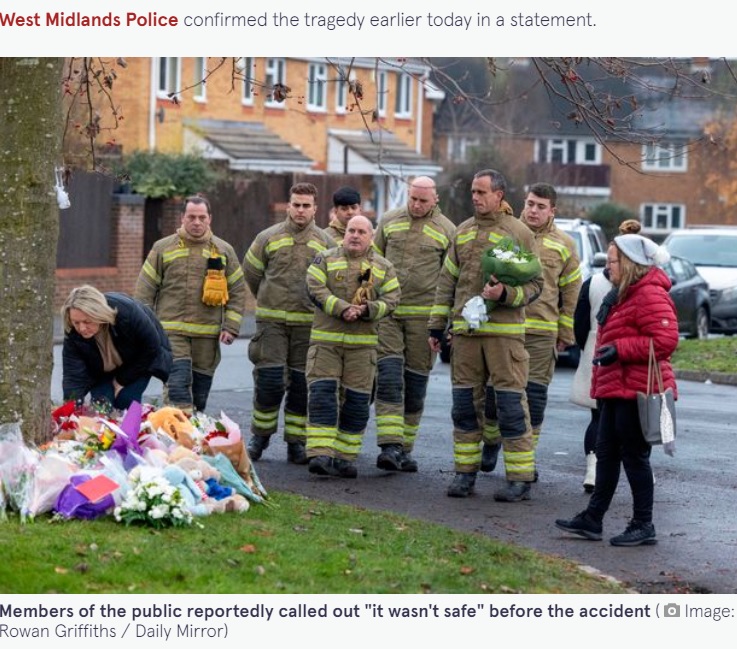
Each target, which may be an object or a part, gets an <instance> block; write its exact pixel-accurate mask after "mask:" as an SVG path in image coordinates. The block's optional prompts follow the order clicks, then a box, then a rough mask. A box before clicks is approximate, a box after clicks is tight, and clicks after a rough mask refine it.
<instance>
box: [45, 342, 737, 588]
mask: <svg viewBox="0 0 737 649" xmlns="http://www.w3.org/2000/svg"><path fill="white" fill-rule="evenodd" d="M247 343H248V341H247V340H245V339H239V340H237V341H236V342H235V343H234V344H233V345H232V346H230V347H223V361H222V363H221V365H220V368H219V369H218V372H217V374H216V377H215V381H214V385H213V392H212V394H211V398H210V403H209V404H208V411H209V412H210V414H213V415H217V414H219V413H220V411H221V410H222V411H224V412H225V413H226V414H228V416H229V417H231V418H232V419H234V420H235V421H237V422H239V423H240V425H241V426H242V428H243V431H244V432H246V431H248V420H249V415H250V410H251V398H252V378H251V365H250V362H249V361H248V358H247V355H246V348H247ZM55 355H56V358H57V360H58V358H59V355H60V354H59V348H58V346H57V348H56V349H55ZM58 368H59V364H58V362H57V363H56V368H55V372H54V378H53V385H52V397H53V398H54V399H55V400H57V401H58V400H60V399H61V393H60V371H59V369H58ZM572 376H573V371H572V370H570V369H567V368H559V369H558V370H556V376H555V379H554V381H553V385H552V386H551V390H550V397H549V404H548V410H547V414H546V421H545V426H544V429H543V436H542V440H541V442H540V446H539V448H538V463H539V469H540V482H539V483H538V484H537V485H535V486H534V487H533V496H532V500H530V501H527V502H523V503H515V504H506V503H496V502H494V500H493V497H492V495H493V492H494V490H495V489H496V488H498V486H499V485H500V484H501V482H502V480H503V475H502V474H501V473H500V472H499V469H497V470H496V471H495V472H494V473H493V474H479V479H478V481H477V485H476V494H475V495H474V496H472V497H470V498H467V499H454V498H453V499H452V498H448V497H447V496H446V495H445V490H446V488H447V485H448V483H449V482H450V480H451V479H452V476H453V464H452V446H451V436H450V431H451V425H450V377H449V366H448V365H444V364H442V363H438V364H437V365H436V367H435V369H434V370H433V374H432V375H431V380H430V385H429V389H428V398H427V407H426V410H425V416H424V419H423V422H422V425H421V429H420V437H419V443H418V445H417V449H416V451H415V453H414V455H415V457H416V458H417V460H418V461H419V464H420V471H419V473H417V474H401V473H386V472H384V471H380V470H379V469H377V468H376V467H375V460H376V455H377V452H378V449H377V447H376V441H375V434H374V425H373V419H372V420H371V422H370V423H369V431H368V433H367V435H366V439H365V441H364V446H363V451H362V454H361V457H360V458H359V460H358V463H357V464H358V469H359V476H358V479H356V480H341V479H336V478H318V477H316V476H312V475H310V474H309V473H308V472H307V469H306V467H298V466H293V465H288V464H287V463H286V445H285V444H284V442H283V441H282V440H281V434H279V435H278V436H276V437H275V438H274V439H273V441H272V445H271V447H270V448H269V449H268V450H267V451H266V452H265V454H264V457H263V458H262V460H261V461H260V462H258V463H257V464H256V468H257V471H258V474H259V477H260V478H261V481H262V482H263V484H264V486H265V487H266V489H267V490H272V491H289V492H294V493H299V494H302V495H304V496H308V497H314V498H319V499H325V500H330V501H335V502H341V503H345V504H349V505H354V506H357V507H364V508H367V509H375V510H386V511H392V512H397V513H401V514H405V515H408V516H412V517H415V518H419V519H423V520H428V521H433V522H436V523H440V524H443V525H447V526H449V527H452V528H455V529H459V530H464V531H470V532H477V533H479V534H484V535H487V536H490V537H493V538H496V539H499V540H501V541H505V542H511V543H516V544H519V545H522V546H525V547H529V548H532V549H535V550H538V551H541V552H545V553H548V554H553V555H558V556H561V557H566V558H568V559H571V560H573V561H576V562H578V563H581V564H583V565H587V566H591V567H593V568H595V569H597V570H599V571H601V572H602V573H604V574H606V575H611V576H613V577H615V578H617V579H619V580H620V581H622V582H625V583H626V584H627V585H629V586H630V587H631V588H632V589H633V590H636V591H638V592H642V593H737V519H736V517H735V500H736V498H737V471H736V470H735V467H736V465H737V443H736V441H737V440H736V437H737V416H735V412H736V411H735V406H734V404H735V398H736V397H737V387H734V386H728V385H711V384H708V383H696V382H691V381H680V382H679V391H680V398H679V401H678V404H677V415H678V440H677V451H676V456H675V457H674V458H671V457H668V456H666V455H665V454H664V453H663V451H662V449H661V448H655V449H654V450H653V460H652V463H653V468H654V473H655V476H656V480H657V482H656V485H655V512H654V513H655V520H654V522H655V526H656V530H657V533H658V539H659V543H658V544H657V545H656V546H649V547H639V548H614V547H611V546H610V545H609V543H608V542H607V541H606V539H607V538H608V537H609V536H613V535H614V534H617V533H619V532H621V531H622V530H623V529H624V527H625V526H626V524H627V520H628V518H629V515H630V508H631V499H630V495H629V489H628V488H627V484H626V480H625V478H624V475H622V478H621V482H620V488H619V489H618V491H617V494H616V495H615V498H614V502H613V503H612V508H611V510H610V512H609V514H608V515H607V518H606V520H605V528H604V533H605V540H604V541H603V542H591V541H586V540H583V539H577V538H572V537H569V536H567V535H565V534H563V533H562V532H559V531H558V530H557V529H556V528H555V527H554V525H553V521H554V519H556V518H559V517H569V516H572V515H573V514H575V513H577V512H579V511H581V510H582V509H584V508H585V506H586V503H587V496H586V495H585V494H584V492H583V489H582V487H581V482H582V479H583V471H584V456H583V432H584V430H585V428H586V424H587V422H588V418H589V413H588V411H587V410H585V409H583V408H579V407H577V406H574V405H572V404H570V403H569V401H568V391H569V388H570V381H571V379H572ZM160 394H161V385H160V384H159V383H158V382H157V381H156V382H152V385H151V386H150V389H149V391H148V392H147V396H148V397H149V398H156V397H160Z"/></svg>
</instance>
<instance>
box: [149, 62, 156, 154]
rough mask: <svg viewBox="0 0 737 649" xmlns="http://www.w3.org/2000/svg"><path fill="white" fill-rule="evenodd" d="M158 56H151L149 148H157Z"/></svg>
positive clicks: (152, 149) (150, 149) (151, 149)
mask: <svg viewBox="0 0 737 649" xmlns="http://www.w3.org/2000/svg"><path fill="white" fill-rule="evenodd" d="M156 91H157V87H156V57H155V56H152V57H151V92H150V95H149V100H148V150H149V151H155V150H156Z"/></svg>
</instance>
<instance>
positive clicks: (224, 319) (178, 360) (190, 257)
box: [135, 196, 246, 413]
mask: <svg viewBox="0 0 737 649" xmlns="http://www.w3.org/2000/svg"><path fill="white" fill-rule="evenodd" d="M211 223H212V213H211V210H210V203H209V202H208V201H207V199H206V198H204V197H202V196H190V197H189V198H186V199H185V200H184V209H183V211H182V222H181V227H180V228H179V229H178V230H177V231H176V232H175V233H174V234H172V235H170V236H168V237H164V238H163V239H159V240H158V241H157V242H156V243H154V245H153V247H152V248H151V251H150V252H149V254H148V256H147V257H146V261H145V262H144V264H143V267H142V268H141V272H140V273H139V275H138V281H137V282H136V288H135V297H136V299H137V300H139V301H140V302H142V303H143V304H146V305H147V306H149V307H151V308H152V309H153V310H154V312H155V313H156V315H157V317H158V319H159V321H160V322H161V325H162V326H163V328H164V331H166V334H167V336H168V337H169V342H170V343H171V348H172V355H173V358H174V361H173V363H172V369H171V372H170V374H169V380H168V382H167V383H166V386H165V388H166V389H165V394H164V398H165V401H166V403H168V404H171V405H172V406H174V407H176V408H179V409H181V410H184V411H186V412H189V413H191V412H192V411H193V409H194V410H199V411H202V410H204V409H205V407H206V406H207V398H208V396H209V395H210V388H211V387H212V378H213V375H214V374H215V370H216V369H217V366H218V364H219V363H220V343H223V344H224V345H230V344H231V343H232V342H233V340H235V338H236V337H237V336H238V333H239V332H240V329H241V321H242V319H243V313H244V310H245V308H246V283H245V281H244V279H243V269H242V268H241V265H240V263H239V260H238V256H237V255H236V253H235V250H233V247H232V246H231V245H230V244H229V243H227V242H225V241H223V240H222V239H220V238H218V237H216V236H215V235H214V234H213V233H212V231H211V229H210V225H211Z"/></svg>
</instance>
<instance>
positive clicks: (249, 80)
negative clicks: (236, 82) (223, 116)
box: [238, 56, 255, 106]
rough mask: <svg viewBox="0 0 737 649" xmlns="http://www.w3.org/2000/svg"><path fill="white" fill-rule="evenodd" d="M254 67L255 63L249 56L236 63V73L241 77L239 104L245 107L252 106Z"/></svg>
mask: <svg viewBox="0 0 737 649" xmlns="http://www.w3.org/2000/svg"><path fill="white" fill-rule="evenodd" d="M254 65H255V61H254V59H253V57H251V56H244V57H242V58H241V59H239V61H238V71H239V72H240V73H241V74H242V75H243V92H242V93H241V103H242V104H243V105H245V106H250V105H251V104H253V79H254Z"/></svg>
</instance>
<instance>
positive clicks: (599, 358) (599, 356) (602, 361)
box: [594, 345, 619, 365]
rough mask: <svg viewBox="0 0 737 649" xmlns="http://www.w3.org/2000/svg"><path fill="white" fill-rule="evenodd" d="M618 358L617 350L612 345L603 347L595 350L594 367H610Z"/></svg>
mask: <svg viewBox="0 0 737 649" xmlns="http://www.w3.org/2000/svg"><path fill="white" fill-rule="evenodd" d="M618 357H619V354H617V348H616V347H615V346H614V345H604V346H603V347H599V349H597V350H596V356H594V365H611V364H612V363H613V362H614V361H616V360H617V358H618Z"/></svg>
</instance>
